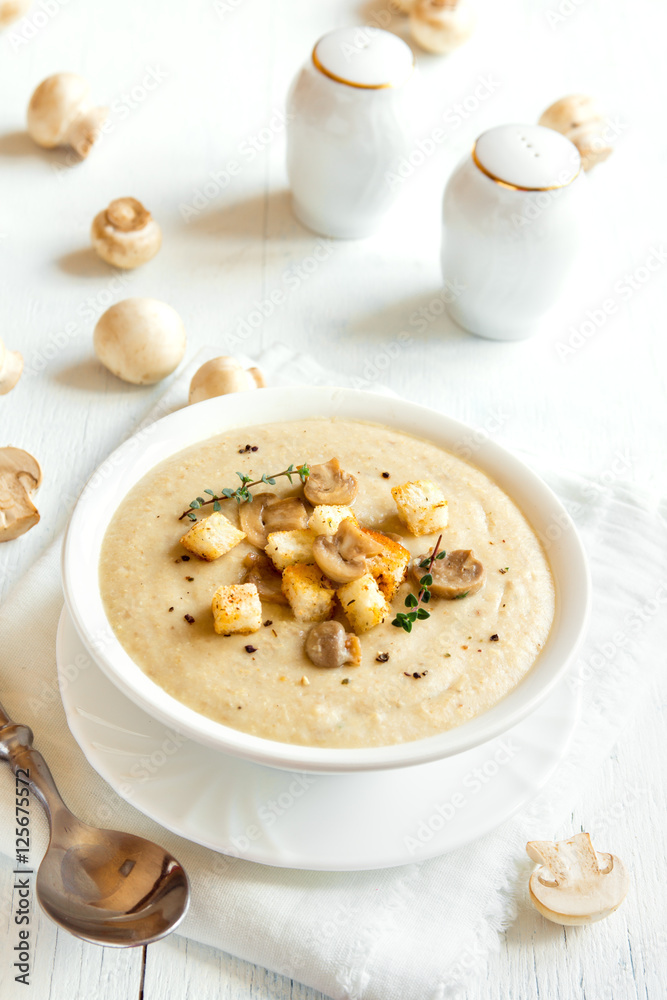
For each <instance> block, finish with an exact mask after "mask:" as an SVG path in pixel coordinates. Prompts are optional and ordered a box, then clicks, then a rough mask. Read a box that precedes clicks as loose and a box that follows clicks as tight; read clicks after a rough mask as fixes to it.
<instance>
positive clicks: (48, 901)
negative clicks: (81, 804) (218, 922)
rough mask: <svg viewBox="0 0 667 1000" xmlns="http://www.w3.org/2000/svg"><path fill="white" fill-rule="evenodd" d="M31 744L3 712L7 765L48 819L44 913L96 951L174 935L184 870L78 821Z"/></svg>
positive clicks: (185, 887) (41, 892) (185, 895)
mask: <svg viewBox="0 0 667 1000" xmlns="http://www.w3.org/2000/svg"><path fill="white" fill-rule="evenodd" d="M3 723H4V725H3ZM32 739H33V736H32V731H31V730H30V729H29V728H28V727H27V726H21V725H17V724H16V723H13V722H11V720H10V719H9V718H8V716H7V715H6V714H5V713H4V710H3V709H2V706H1V705H0V759H4V760H7V761H8V763H9V764H10V766H11V767H12V770H13V771H14V773H15V775H16V777H17V781H20V782H22V783H23V786H24V788H25V789H29V790H30V791H31V792H34V794H35V795H36V796H37V798H38V799H39V800H40V802H41V803H42V805H43V806H44V808H45V809H46V813H47V815H48V817H49V827H50V833H51V836H50V840H49V846H48V848H47V851H46V854H45V855H44V858H43V860H42V863H41V865H40V867H39V871H38V873H37V880H36V891H37V898H38V900H39V902H40V904H41V906H42V909H43V910H44V912H45V913H46V914H47V915H48V916H49V917H51V919H52V920H53V921H55V923H57V924H58V925H59V926H60V927H63V928H64V929H65V930H67V931H69V932H70V933H71V934H74V935H75V936H76V937H79V938H82V939H83V940H84V941H90V942H92V943H93V944H101V945H111V946H114V947H117V948H128V947H135V946H137V945H144V944H150V943H151V942H152V941H157V940H158V939H159V938H162V937H164V936H165V935H166V934H169V933H170V932H171V931H173V930H174V929H175V928H176V927H177V926H178V924H179V923H180V922H181V920H182V919H183V918H184V916H185V914H186V912H187V909H188V904H189V899H190V887H189V882H188V877H187V875H186V873H185V871H184V869H183V868H182V867H181V865H180V864H179V863H178V861H177V860H176V858H174V857H173V856H172V855H171V854H169V852H168V851H165V850H164V848H162V847H159V846H158V845H157V844H154V843H153V842H152V841H150V840H145V839H144V838H143V837H136V836H134V835H133V834H130V833H121V832H120V831H118V830H100V829H98V828H97V827H94V826H89V825H88V824H87V823H83V822H82V821H81V820H79V819H77V817H76V816H74V815H73V814H72V813H71V812H70V810H69V809H68V808H67V806H66V805H65V803H64V802H63V800H62V798H61V797H60V794H59V793H58V790H57V788H56V786H55V783H54V781H53V778H52V776H51V772H50V771H49V769H48V767H47V765H46V762H45V761H44V758H43V757H42V756H41V754H40V753H38V752H37V751H36V750H35V749H34V748H33V746H32Z"/></svg>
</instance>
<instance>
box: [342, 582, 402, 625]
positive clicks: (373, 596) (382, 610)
mask: <svg viewBox="0 0 667 1000" xmlns="http://www.w3.org/2000/svg"><path fill="white" fill-rule="evenodd" d="M336 593H337V595H338V600H339V601H340V603H341V607H342V609H343V611H344V612H345V614H346V616H347V619H348V621H349V623H350V625H351V626H352V628H353V629H354V631H355V632H356V633H357V635H361V633H362V632H368V630H369V629H371V628H375V626H376V625H379V624H380V622H383V621H384V620H385V618H386V617H387V615H388V614H389V612H390V611H391V608H390V607H389V605H388V604H387V602H386V600H385V597H384V594H383V593H382V591H381V590H380V588H379V587H378V585H377V583H376V582H375V579H374V578H373V577H372V576H371V574H370V573H366V574H364V576H360V577H359V579H358V580H353V581H352V583H346V584H345V585H344V586H343V587H339V588H338V590H337V591H336Z"/></svg>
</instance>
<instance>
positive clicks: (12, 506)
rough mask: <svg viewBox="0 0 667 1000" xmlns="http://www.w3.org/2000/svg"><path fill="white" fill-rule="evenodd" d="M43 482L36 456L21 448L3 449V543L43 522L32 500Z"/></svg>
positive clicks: (0, 494) (0, 485)
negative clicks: (40, 520)
mask: <svg viewBox="0 0 667 1000" xmlns="http://www.w3.org/2000/svg"><path fill="white" fill-rule="evenodd" d="M41 481H42V470H41V469H40V467H39V463H38V462H37V460H36V459H34V458H33V457H32V455H29V454H28V452H27V451H23V450H22V449H21V448H0V542H9V541H11V539H13V538H18V537H19V535H23V534H25V532H26V531H30V529H31V528H33V527H34V526H35V525H36V524H37V522H38V521H39V512H38V510H37V508H36V507H35V505H34V503H33V502H32V497H33V494H34V493H35V491H36V490H37V489H38V488H39V485H40V483H41Z"/></svg>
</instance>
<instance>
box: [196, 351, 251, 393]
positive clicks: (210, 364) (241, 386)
mask: <svg viewBox="0 0 667 1000" xmlns="http://www.w3.org/2000/svg"><path fill="white" fill-rule="evenodd" d="M263 386H264V377H263V375H262V373H261V372H260V370H259V369H258V368H244V367H243V365H242V364H241V363H240V362H239V361H237V360H236V358H229V357H225V356H224V355H223V356H222V357H219V358H211V360H210V361H207V362H206V363H205V364H203V365H202V366H201V368H198V369H197V371H196V372H195V373H194V375H193V376H192V381H191V382H190V394H189V398H188V403H201V401H202V400H203V399H212V398H213V397H214V396H226V395H227V393H230V392H248V391H249V390H250V389H261V388H262V387H263Z"/></svg>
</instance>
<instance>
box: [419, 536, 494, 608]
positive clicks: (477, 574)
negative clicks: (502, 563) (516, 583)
mask: <svg viewBox="0 0 667 1000" xmlns="http://www.w3.org/2000/svg"><path fill="white" fill-rule="evenodd" d="M428 558H429V556H428V554H427V555H425V556H419V558H418V559H415V561H414V562H413V563H412V566H411V567H410V572H411V574H412V576H413V577H414V580H415V582H416V583H419V581H420V580H421V578H422V577H423V576H424V575H425V574H426V573H427V572H430V574H431V576H432V577H433V583H432V584H431V585H430V587H429V590H430V591H431V593H432V594H433V596H434V597H447V598H448V599H449V600H450V601H451V600H453V599H454V598H455V597H464V596H466V595H468V594H475V593H476V592H477V591H478V590H479V589H480V587H482V586H483V585H484V582H485V580H486V570H485V569H484V567H483V566H482V564H481V562H480V561H479V559H475V556H474V555H473V553H472V551H471V550H470V549H455V550H454V551H453V552H449V553H448V554H447V555H446V556H445V557H444V558H443V559H436V560H435V561H434V563H433V566H432V568H431V570H430V571H427V570H426V569H425V568H424V567H423V566H420V563H422V562H424V560H425V559H428Z"/></svg>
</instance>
